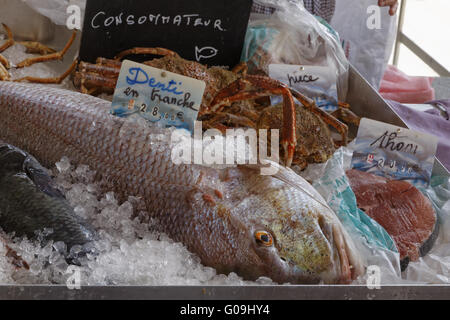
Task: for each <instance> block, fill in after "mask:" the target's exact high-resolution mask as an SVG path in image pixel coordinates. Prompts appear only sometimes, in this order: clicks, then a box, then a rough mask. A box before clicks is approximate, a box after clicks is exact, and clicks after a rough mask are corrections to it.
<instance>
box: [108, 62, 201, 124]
mask: <svg viewBox="0 0 450 320" xmlns="http://www.w3.org/2000/svg"><path fill="white" fill-rule="evenodd" d="M205 87H206V84H205V82H204V81H200V80H197V79H193V78H189V77H185V76H182V75H179V74H176V73H172V72H168V71H165V70H161V69H157V68H153V67H150V66H147V65H144V64H140V63H136V62H133V61H130V60H125V61H124V62H123V63H122V67H121V69H120V74H119V79H118V80H117V85H116V89H115V91H114V98H113V101H112V104H111V113H112V114H113V115H116V116H118V117H130V116H140V117H142V118H144V119H146V120H147V121H149V122H151V123H158V125H160V126H163V127H177V128H184V129H187V130H189V131H191V132H193V130H194V122H195V120H197V115H198V112H199V110H200V105H201V103H202V99H203V92H204V91H205Z"/></svg>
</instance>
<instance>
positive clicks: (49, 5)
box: [22, 0, 86, 25]
mask: <svg viewBox="0 0 450 320" xmlns="http://www.w3.org/2000/svg"><path fill="white" fill-rule="evenodd" d="M22 1H23V2H24V3H26V4H27V5H29V6H30V7H31V8H33V9H34V10H36V11H37V12H39V13H40V14H42V15H43V16H46V17H47V18H49V19H50V20H51V21H52V22H53V23H55V24H57V25H65V24H66V20H67V12H66V10H67V7H68V6H70V5H77V6H78V7H79V8H80V9H81V11H82V12H81V17H83V16H84V13H83V11H84V8H85V6H86V0H22Z"/></svg>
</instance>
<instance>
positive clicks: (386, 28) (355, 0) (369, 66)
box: [331, 0, 397, 89]
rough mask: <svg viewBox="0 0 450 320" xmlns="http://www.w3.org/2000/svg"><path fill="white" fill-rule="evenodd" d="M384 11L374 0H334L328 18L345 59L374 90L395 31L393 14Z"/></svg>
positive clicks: (392, 43)
mask: <svg viewBox="0 0 450 320" xmlns="http://www.w3.org/2000/svg"><path fill="white" fill-rule="evenodd" d="M387 11H388V8H379V7H378V1H377V0H346V1H336V10H335V13H334V16H333V19H332V20H331V25H332V26H333V28H335V29H336V30H337V31H338V32H339V35H340V36H341V40H342V43H343V45H344V48H345V52H346V53H347V54H348V59H349V60H350V62H351V63H352V65H353V66H354V67H355V68H356V69H357V70H358V71H359V72H360V73H361V75H362V76H363V77H364V78H365V79H366V80H367V81H368V82H369V83H370V84H371V85H372V86H373V87H374V88H376V89H378V88H379V87H380V82H381V79H382V77H383V74H384V71H385V69H386V66H387V64H388V60H389V58H390V56H391V52H392V47H393V45H394V41H395V36H396V34H397V33H396V28H397V24H396V20H395V19H396V17H391V16H390V15H389V14H388V13H387ZM378 13H379V15H378ZM378 23H379V24H378ZM369 25H370V28H369V27H368V26H369ZM372 25H373V26H372Z"/></svg>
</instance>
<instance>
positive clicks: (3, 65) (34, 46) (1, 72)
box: [0, 23, 77, 84]
mask: <svg viewBox="0 0 450 320" xmlns="http://www.w3.org/2000/svg"><path fill="white" fill-rule="evenodd" d="M2 26H3V28H4V29H5V31H6V34H7V39H6V41H5V42H4V43H3V44H2V45H1V46H0V81H19V82H20V81H28V82H36V83H56V84H59V83H61V82H62V81H63V80H64V79H65V78H66V77H67V76H68V75H69V74H71V73H72V72H73V70H74V69H75V67H76V65H77V61H74V62H73V63H72V64H71V66H70V67H69V69H68V70H67V71H66V72H64V73H63V74H62V75H61V76H59V77H55V78H37V77H24V78H20V79H11V74H10V73H9V71H8V70H9V69H10V68H11V67H14V68H16V69H19V68H24V67H29V66H31V65H32V64H35V63H40V62H46V61H52V60H62V59H63V57H64V55H65V54H66V52H67V50H69V48H70V46H71V45H72V43H73V41H74V40H75V37H76V31H74V32H73V33H72V36H71V37H70V38H69V40H68V41H67V43H66V45H65V46H64V48H63V49H62V50H61V51H56V50H54V49H52V48H49V47H47V46H45V45H43V44H41V43H39V42H36V41H15V40H14V37H13V33H12V31H11V29H10V28H9V27H8V26H7V25H6V24H4V23H2ZM15 43H19V44H21V45H23V46H24V47H25V49H26V52H27V53H37V54H40V56H38V57H33V58H28V59H25V60H23V61H21V62H19V63H18V64H17V65H15V66H12V65H11V63H10V62H9V61H8V59H6V58H5V57H4V56H3V55H2V54H1V53H2V52H3V51H5V50H6V49H8V48H9V47H11V46H13V45H14V44H15Z"/></svg>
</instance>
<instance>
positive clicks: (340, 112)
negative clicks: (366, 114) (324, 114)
mask: <svg viewBox="0 0 450 320" xmlns="http://www.w3.org/2000/svg"><path fill="white" fill-rule="evenodd" d="M331 115H332V116H334V117H336V118H338V119H341V120H342V121H345V122H347V123H352V124H354V125H355V126H357V127H359V123H360V121H361V118H360V117H358V116H357V115H356V114H354V113H353V112H352V111H351V110H350V109H347V108H343V107H340V108H339V109H337V110H335V111H333V112H332V113H331Z"/></svg>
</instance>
